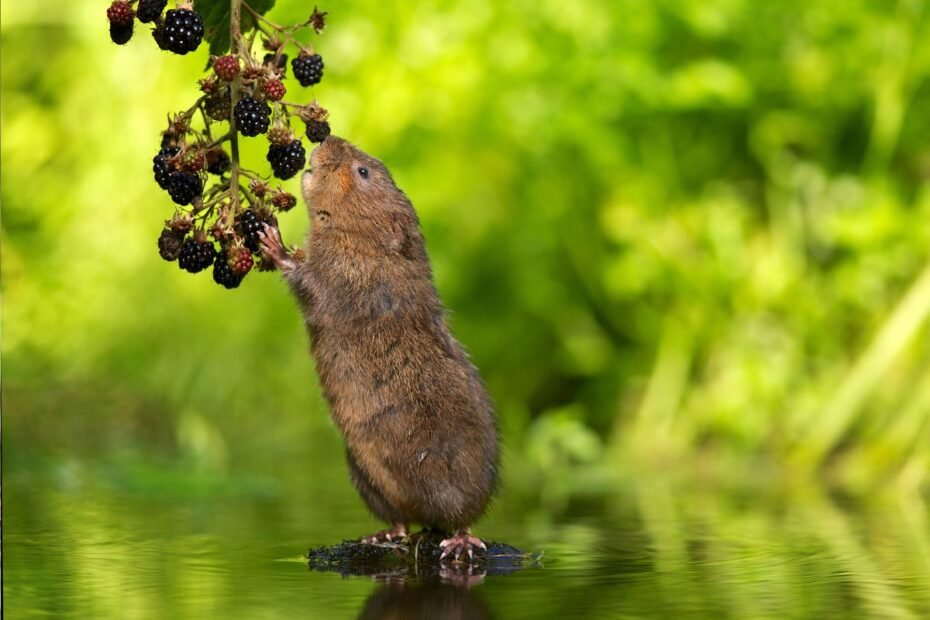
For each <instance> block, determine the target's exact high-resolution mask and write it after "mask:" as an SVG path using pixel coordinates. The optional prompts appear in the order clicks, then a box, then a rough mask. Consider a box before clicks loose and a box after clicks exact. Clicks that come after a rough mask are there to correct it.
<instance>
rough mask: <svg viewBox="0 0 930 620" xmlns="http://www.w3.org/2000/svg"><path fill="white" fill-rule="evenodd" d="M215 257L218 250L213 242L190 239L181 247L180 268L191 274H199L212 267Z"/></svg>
mask: <svg viewBox="0 0 930 620" xmlns="http://www.w3.org/2000/svg"><path fill="white" fill-rule="evenodd" d="M214 256H216V249H215V248H214V247H213V244H212V243H211V242H209V241H207V240H203V241H197V240H196V239H193V238H190V239H187V240H186V241H185V242H184V245H182V246H181V253H180V254H179V255H178V267H180V268H181V269H184V270H185V271H189V272H191V273H197V272H198V271H203V270H204V269H206V268H207V267H209V266H210V265H212V264H213V257H214Z"/></svg>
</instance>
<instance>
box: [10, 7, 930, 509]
mask: <svg viewBox="0 0 930 620" xmlns="http://www.w3.org/2000/svg"><path fill="white" fill-rule="evenodd" d="M926 4H927V3H926V2H923V1H922V0H899V1H898V2H894V3H887V2H875V1H873V0H844V1H842V2H841V1H840V0H824V1H821V2H816V3H810V2H801V1H800V0H786V1H783V2H772V3H758V2H751V1H750V0H710V1H706V2H695V1H690V2H689V1H680V0H679V1H676V0H656V1H654V2H637V1H633V0H578V1H576V2H562V1H558V2H557V1H554V0H543V1H538V0H517V1H514V2H506V3H496V2H491V1H490V0H468V1H467V2H465V1H460V2H415V3H404V2H387V3H385V2H383V1H381V2H375V1H374V0H360V1H359V2H354V3H351V4H344V3H336V4H332V5H325V4H324V5H322V6H321V9H322V10H328V11H329V13H330V16H329V28H328V30H327V31H326V32H325V33H324V35H323V36H322V38H321V40H320V45H319V51H320V53H321V54H322V55H323V56H324V58H325V59H326V77H325V79H324V81H323V83H322V84H321V85H320V86H319V87H317V88H316V90H315V91H314V92H313V94H314V95H315V96H316V97H318V98H319V100H320V102H321V103H322V104H323V105H325V106H326V107H327V108H329V109H330V111H331V113H332V116H331V122H332V124H333V129H334V132H335V133H337V134H339V135H342V136H345V137H347V138H349V139H351V140H353V141H354V142H356V143H357V144H358V145H360V146H361V147H362V148H364V149H365V150H367V151H368V152H370V153H372V154H374V155H376V156H378V157H380V158H382V159H383V160H384V161H385V163H386V164H387V165H388V167H389V168H390V169H391V170H392V172H393V173H394V175H395V178H396V180H397V181H398V184H399V185H400V186H401V187H402V188H403V189H404V190H405V191H406V192H407V193H408V194H409V196H410V197H411V198H412V200H413V202H414V204H415V205H416V207H417V209H418V211H419V213H420V217H421V220H422V223H423V227H424V230H425V233H426V237H427V240H428V245H429V250H430V253H431V256H432V259H433V264H434V268H435V275H436V280H437V284H438V287H439V289H440V291H441V293H442V295H443V298H444V300H445V302H446V303H447V305H448V306H449V308H450V310H451V312H452V315H451V318H452V323H453V327H454V330H455V332H456V334H457V335H458V337H459V338H460V339H461V340H462V341H463V343H464V344H465V345H466V346H467V348H468V349H469V350H470V352H471V353H472V355H473V357H474V359H475V361H476V363H477V365H478V366H479V367H480V368H481V370H482V373H483V376H484V377H485V380H486V382H487V384H488V386H489V389H490V391H491V393H492V396H493V398H494V399H495V401H496V403H497V406H498V409H499V413H500V417H501V425H502V430H503V433H504V437H505V441H506V445H507V455H508V457H507V460H506V462H505V464H504V466H505V472H507V475H508V476H510V477H511V479H512V480H513V482H514V486H515V487H517V489H518V490H523V491H526V492H527V493H531V492H532V491H531V490H530V488H531V487H532V488H536V487H537V485H531V482H533V481H536V480H542V481H545V480H552V479H555V478H558V477H562V478H563V481H562V482H556V483H553V486H552V487H550V488H549V489H547V491H546V492H548V493H550V495H553V496H552V497H549V500H552V501H553V502H556V503H558V502H559V501H560V500H559V497H560V496H561V494H566V495H567V494H569V493H571V492H572V489H573V488H576V484H575V483H576V482H577V481H579V480H580V481H582V482H584V481H590V480H591V478H588V477H587V474H586V473H585V474H584V475H582V474H581V473H579V474H578V476H577V477H573V476H572V474H571V472H572V471H574V472H576V473H577V472H589V468H591V467H592V466H593V465H596V464H599V466H600V470H601V471H602V472H604V471H608V472H609V471H611V470H612V469H614V468H616V467H617V465H618V464H630V463H633V464H636V465H637V466H639V465H641V464H643V463H658V464H674V463H680V462H683V461H685V460H686V459H696V458H697V457H699V456H700V457H702V462H704V461H703V457H710V458H711V459H714V460H718V461H719V462H720V463H725V464H727V466H726V467H725V469H728V468H729V464H732V463H759V462H779V463H781V462H784V463H787V464H788V465H789V466H790V467H792V468H794V469H795V470H796V471H798V472H810V473H813V472H817V471H821V470H826V471H829V472H832V473H834V474H836V475H837V476H838V477H839V478H841V479H843V480H846V481H847V482H851V483H855V484H861V485H866V486H869V485H873V484H875V483H877V482H881V481H884V480H887V479H888V478H889V477H894V478H895V479H897V480H898V481H900V482H902V483H904V484H907V485H909V486H918V485H920V484H921V483H925V482H926V481H927V472H928V467H930V421H928V420H930V381H928V378H930V346H928V344H927V343H928V328H927V321H926V318H927V314H928V312H930V262H928V249H927V248H928V247H930V228H928V225H927V222H928V221H930V183H928V178H930V147H928V136H930V79H928V78H930V45H928V44H927V43H926V42H927V41H928V40H930V37H928V23H930V16H928V13H930V11H928V8H927V6H926ZM309 8H311V7H309V6H308V5H307V4H306V3H304V2H295V1H288V0H279V1H278V2H277V4H276V6H275V8H274V9H273V11H272V12H271V13H270V14H269V16H270V17H272V18H274V19H275V20H276V21H278V22H281V23H292V22H297V21H300V20H303V19H306V17H307V13H308V11H309ZM103 13H104V10H103V8H102V3H99V2H73V3H57V2H56V3H53V2H50V1H49V0H38V1H35V2H17V3H11V2H6V3H3V5H2V19H0V22H2V29H0V45H2V56H3V71H2V74H0V86H2V96H3V106H2V110H0V118H2V134H3V140H2V152H0V155H2V160H3V170H2V196H0V200H2V205H3V222H2V235H3V236H2V243H3V261H2V292H3V301H4V307H3V314H4V315H3V319H4V333H3V336H4V337H3V342H2V353H3V362H4V366H3V370H4V382H3V404H4V410H3V414H4V422H5V423H6V428H5V429H4V430H5V431H7V432H8V435H7V436H8V437H12V439H13V441H12V442H11V443H10V444H8V445H9V448H8V450H5V453H6V456H7V458H8V459H9V461H8V462H9V463H11V464H12V466H13V467H14V468H15V467H17V466H19V465H21V464H23V463H26V462H27V460H28V458H29V457H30V456H38V455H63V454H68V455H84V456H90V455H94V454H103V455H116V454H122V453H127V452H128V453H136V454H144V455H146V456H145V458H146V459H156V460H157V459H163V460H164V462H166V463H172V464H173V465H172V466H174V467H180V468H181V470H182V471H185V472H191V471H199V472H212V474H210V475H218V476H220V477H222V475H224V472H227V471H229V470H231V469H235V470H238V471H253V472H255V471H257V472H259V473H269V474H272V473H273V472H274V471H275V467H276V463H274V462H271V461H273V460H276V459H288V458H291V459H300V458H301V457H300V454H301V453H303V452H305V451H307V450H308V449H309V450H318V449H324V450H331V449H333V448H332V446H334V445H338V439H337V438H336V434H335V432H334V431H333V429H332V428H331V426H330V425H329V423H328V421H327V416H326V412H325V406H324V403H323V402H322V399H321V397H320V395H319V392H318V390H317V387H316V382H315V379H314V377H313V371H312V364H311V361H310V360H309V357H308V355H307V353H306V336H305V334H304V332H303V327H302V325H301V323H300V320H299V318H298V315H297V312H296V309H295V306H294V303H293V302H292V301H291V299H290V298H289V296H288V293H287V291H286V290H285V287H284V286H282V285H281V283H280V282H279V281H278V279H277V278H276V277H275V276H274V275H268V274H259V275H257V276H254V277H250V278H249V279H248V280H247V281H246V284H245V286H244V287H243V288H242V289H241V290H237V291H233V292H229V291H226V290H222V289H221V288H220V287H217V286H215V285H214V284H213V283H212V281H210V276H209V274H201V275H200V276H190V275H189V274H186V273H182V272H180V271H179V270H178V269H177V268H176V267H175V266H173V265H169V264H166V263H164V262H162V261H161V260H160V259H159V257H158V255H157V252H156V248H155V240H156V238H157V235H158V232H159V230H160V227H161V223H162V221H163V220H164V219H166V218H167V217H168V216H169V215H170V213H171V208H170V205H169V201H168V199H167V198H166V197H165V196H164V195H163V193H162V192H160V191H159V190H158V188H157V186H156V185H155V184H154V182H153V180H152V178H151V173H150V168H151V158H152V156H153V155H154V154H155V152H156V151H157V147H158V134H159V131H160V130H161V129H162V128H163V125H164V120H165V115H166V113H167V112H169V111H176V110H181V109H184V108H186V107H187V105H189V103H190V102H191V101H192V100H193V98H194V96H195V92H196V84H195V80H196V78H197V77H198V76H199V73H200V71H201V70H202V69H203V67H204V65H205V62H206V50H205V49H202V50H200V51H199V52H198V53H197V54H192V55H190V56H188V57H176V56H171V55H166V54H162V53H160V52H159V50H158V49H157V48H156V47H155V45H154V44H153V43H152V42H151V40H150V37H149V35H148V33H147V32H146V30H145V29H144V28H137V32H136V37H135V40H133V41H132V42H131V43H130V44H129V45H127V46H125V47H120V48H117V47H116V46H113V45H112V44H110V43H109V41H108V39H107V36H106V25H105V22H104V18H103ZM289 87H290V88H291V89H292V93H293V90H294V89H296V88H297V86H296V85H289ZM300 95H301V96H302V97H303V96H306V97H307V98H309V96H310V93H309V91H301V93H300ZM289 98H290V95H289ZM245 143H246V146H245V148H244V157H245V158H246V161H257V162H261V163H262V164H263V163H264V149H265V143H264V142H263V141H262V140H246V141H245ZM285 185H286V186H287V187H289V188H290V189H291V190H292V191H296V182H294V181H291V182H288V183H286V184H285ZM306 226H307V218H306V214H305V213H303V212H301V210H300V209H295V212H294V213H292V214H289V215H288V217H287V218H285V219H284V221H283V222H282V228H283V231H284V235H285V237H286V239H288V240H290V241H292V242H297V241H298V240H299V239H300V238H301V237H302V235H303V234H304V231H305V229H306ZM321 433H322V435H321ZM324 446H325V447H324ZM308 447H309V448H308ZM269 454H274V455H275V456H276V459H270V458H268V456H267V455H269ZM524 457H527V458H524ZM159 462H161V461H159ZM179 464H180V465H179ZM670 466H671V465H670ZM737 469H741V468H737ZM204 475H206V474H204ZM595 479H596V478H595ZM565 481H569V482H565ZM345 484H348V483H347V482H345ZM542 486H545V485H542ZM552 489H555V490H554V491H553V490H552ZM558 489H562V491H559V490H558Z"/></svg>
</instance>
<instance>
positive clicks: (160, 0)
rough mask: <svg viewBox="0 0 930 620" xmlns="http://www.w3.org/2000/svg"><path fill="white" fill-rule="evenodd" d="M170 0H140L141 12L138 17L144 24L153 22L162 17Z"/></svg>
mask: <svg viewBox="0 0 930 620" xmlns="http://www.w3.org/2000/svg"><path fill="white" fill-rule="evenodd" d="M166 4H168V0H139V11H138V12H137V13H136V15H137V16H138V18H139V21H140V22H142V23H143V24H147V23H148V22H153V21H155V20H156V19H158V18H159V17H161V12H162V11H164V10H165V5H166Z"/></svg>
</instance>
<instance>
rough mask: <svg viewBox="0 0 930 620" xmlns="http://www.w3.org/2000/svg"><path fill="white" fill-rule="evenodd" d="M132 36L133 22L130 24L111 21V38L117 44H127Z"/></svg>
mask: <svg viewBox="0 0 930 620" xmlns="http://www.w3.org/2000/svg"><path fill="white" fill-rule="evenodd" d="M131 38H132V22H129V25H128V26H121V25H119V24H114V23H112V22H111V23H110V40H111V41H113V42H114V43H116V44H117V45H125V44H126V43H129V39H131Z"/></svg>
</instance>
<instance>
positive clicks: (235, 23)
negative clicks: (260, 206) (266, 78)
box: [229, 0, 242, 214]
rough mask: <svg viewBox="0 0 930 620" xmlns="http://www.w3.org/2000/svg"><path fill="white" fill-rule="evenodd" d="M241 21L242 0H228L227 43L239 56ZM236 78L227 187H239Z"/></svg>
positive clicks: (231, 94) (233, 194)
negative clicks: (228, 42)
mask: <svg viewBox="0 0 930 620" xmlns="http://www.w3.org/2000/svg"><path fill="white" fill-rule="evenodd" d="M241 20H242V0H230V3H229V41H230V47H231V49H232V52H233V54H234V55H236V56H239V55H240V54H241V52H242V50H241V46H242V34H241V33H240V32H239V25H240V23H241ZM240 80H241V78H239V77H238V76H237V77H236V79H235V80H233V81H232V83H231V84H230V85H229V150H230V168H229V185H230V187H238V186H239V132H238V131H237V130H236V115H235V113H234V112H235V109H236V104H237V103H238V102H239V85H240ZM230 197H231V198H232V207H233V213H234V214H235V213H237V212H238V211H239V192H230Z"/></svg>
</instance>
